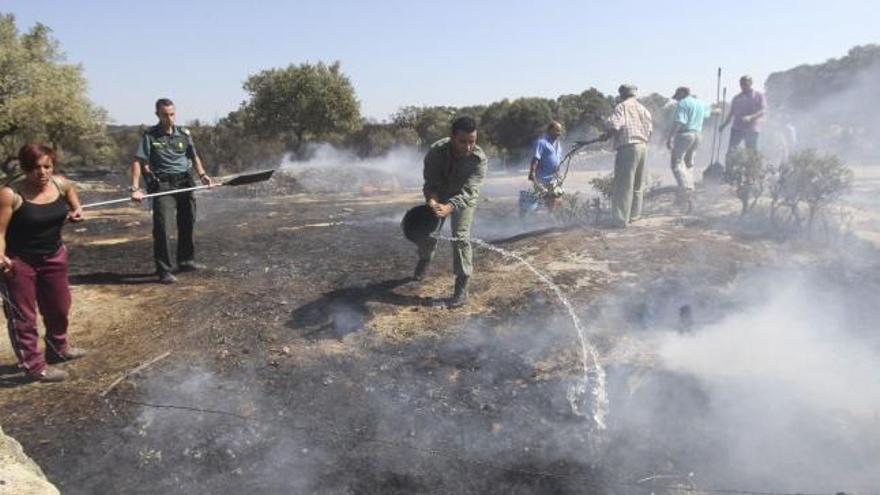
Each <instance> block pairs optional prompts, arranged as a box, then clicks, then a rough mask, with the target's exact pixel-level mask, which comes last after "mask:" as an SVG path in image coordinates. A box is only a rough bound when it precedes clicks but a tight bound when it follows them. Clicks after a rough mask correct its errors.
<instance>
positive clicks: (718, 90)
mask: <svg viewBox="0 0 880 495" xmlns="http://www.w3.org/2000/svg"><path fill="white" fill-rule="evenodd" d="M715 103H716V104H717V105H719V106H720V105H721V67H719V68H718V81H717V83H716V86H715ZM722 117H723V116H722ZM720 125H721V120H720V117H719V119H718V120H716V121H715V128H714V129H712V148H711V153H710V155H711V156H709V165H712V164H713V163H715V144H716V143H717V141H718V134H719V132H718V126H720Z"/></svg>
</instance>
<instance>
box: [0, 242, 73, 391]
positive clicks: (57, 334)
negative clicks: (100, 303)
mask: <svg viewBox="0 0 880 495" xmlns="http://www.w3.org/2000/svg"><path fill="white" fill-rule="evenodd" d="M7 256H9V259H11V260H12V266H13V271H12V272H11V273H9V274H7V275H6V276H5V277H4V282H5V292H6V293H5V294H4V298H3V310H4V312H5V314H6V321H7V324H8V328H9V338H10V340H11V341H12V349H13V350H14V351H15V355H16V357H18V362H19V364H20V365H21V367H22V368H24V369H25V370H26V371H27V372H28V373H29V374H32V375H38V374H39V373H40V372H41V371H43V369H44V368H45V367H46V358H45V356H44V355H43V353H42V352H40V349H39V340H40V337H39V334H38V333H37V308H39V311H40V314H41V315H42V316H43V324H45V326H46V337H45V341H46V353H47V354H49V355H51V354H52V353H64V352H65V351H67V324H68V319H67V316H68V314H69V313H70V286H69V285H68V282H67V248H66V247H64V246H63V245H62V246H61V247H60V248H58V251H56V252H55V253H53V254H50V255H46V256H41V255H16V254H7Z"/></svg>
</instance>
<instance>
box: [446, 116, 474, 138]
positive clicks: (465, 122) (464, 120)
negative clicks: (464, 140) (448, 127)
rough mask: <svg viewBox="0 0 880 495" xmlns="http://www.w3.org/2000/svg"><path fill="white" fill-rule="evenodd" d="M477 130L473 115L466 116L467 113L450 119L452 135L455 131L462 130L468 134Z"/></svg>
mask: <svg viewBox="0 0 880 495" xmlns="http://www.w3.org/2000/svg"><path fill="white" fill-rule="evenodd" d="M476 130H477V121H476V120H474V118H473V117H468V116H467V115H464V116H461V117H459V118H457V119H455V120H453V121H452V135H453V136H454V135H455V133H456V132H463V133H465V134H470V133H472V132H474V131H476Z"/></svg>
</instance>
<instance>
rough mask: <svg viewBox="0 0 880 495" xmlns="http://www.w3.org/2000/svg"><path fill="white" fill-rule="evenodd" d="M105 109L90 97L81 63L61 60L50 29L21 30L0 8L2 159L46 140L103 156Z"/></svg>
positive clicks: (89, 157) (87, 156)
mask: <svg viewBox="0 0 880 495" xmlns="http://www.w3.org/2000/svg"><path fill="white" fill-rule="evenodd" d="M105 123H106V114H105V112H104V111H103V110H101V109H100V108H98V107H96V106H95V105H93V104H92V102H91V101H89V99H88V97H87V95H86V79H85V77H84V76H83V73H82V67H81V66H79V65H77V64H70V63H66V62H65V61H64V57H63V55H62V53H61V51H60V49H59V45H58V42H57V41H55V40H54V39H53V38H52V37H51V30H50V29H49V28H48V27H46V26H45V25H43V24H39V23H38V24H36V25H35V26H33V27H32V28H31V29H30V30H29V31H28V32H26V33H19V31H18V29H17V27H16V25H15V17H14V16H13V15H11V14H0V151H2V153H3V156H4V159H8V157H11V156H13V155H15V153H16V152H17V150H18V147H20V146H21V145H22V144H24V143H25V142H28V141H41V142H48V143H50V144H51V145H53V146H55V147H57V148H62V149H66V150H67V151H68V152H69V153H71V154H75V155H78V156H79V157H80V159H82V160H86V161H103V160H105V159H107V158H108V157H109V156H110V151H111V144H110V141H109V140H108V139H107V136H106V133H105Z"/></svg>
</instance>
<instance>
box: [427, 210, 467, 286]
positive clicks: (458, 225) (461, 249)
mask: <svg viewBox="0 0 880 495" xmlns="http://www.w3.org/2000/svg"><path fill="white" fill-rule="evenodd" d="M476 211H477V207H476V206H471V207H467V208H462V209H460V210H455V211H453V212H452V215H450V216H451V217H452V237H455V238H458V239H470V237H471V225H473V223H474V214H475V213H476ZM445 221H446V219H445V218H444V219H443V222H445ZM442 228H443V223H442V222H441V224H440V228H438V229H437V230H438V231H439V230H440V229H442ZM418 247H419V260H421V261H431V259H433V258H434V250H435V249H436V248H437V239H435V238H434V237H426V238H425V239H423V240H422V241H421V242H419V243H418ZM452 270H453V272H454V273H455V276H456V277H470V276H471V273H473V271H474V253H473V249H472V248H471V243H470V242H468V241H453V242H452Z"/></svg>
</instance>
